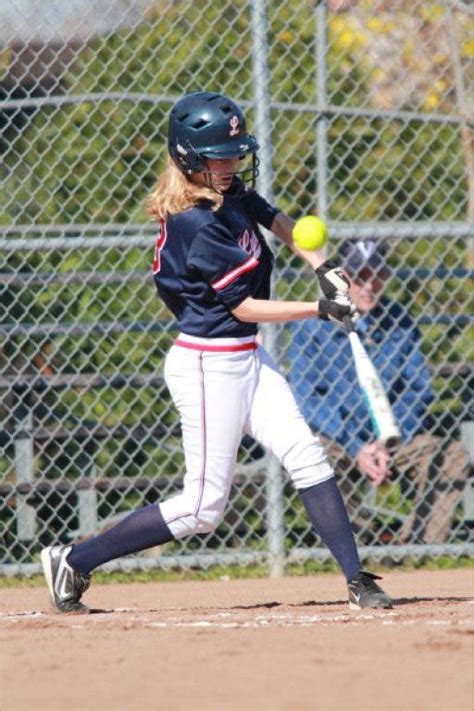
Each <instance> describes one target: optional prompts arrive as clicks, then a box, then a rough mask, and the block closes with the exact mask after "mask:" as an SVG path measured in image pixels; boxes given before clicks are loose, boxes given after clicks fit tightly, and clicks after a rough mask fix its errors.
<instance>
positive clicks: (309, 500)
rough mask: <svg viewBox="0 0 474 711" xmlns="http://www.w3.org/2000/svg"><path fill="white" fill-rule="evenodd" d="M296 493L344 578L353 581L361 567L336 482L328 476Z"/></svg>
mask: <svg viewBox="0 0 474 711" xmlns="http://www.w3.org/2000/svg"><path fill="white" fill-rule="evenodd" d="M299 493H300V494H301V498H302V500H303V504H304V506H305V509H306V512H307V514H308V516H309V518H310V520H311V523H312V524H313V528H314V530H315V531H316V533H317V534H318V536H319V537H320V538H321V540H322V541H323V543H325V545H326V546H327V547H328V548H329V550H330V551H331V553H332V554H333V556H334V557H335V559H336V560H337V562H338V563H339V565H340V566H341V568H342V571H343V573H344V575H345V576H346V579H347V580H352V578H354V577H355V576H356V575H357V573H358V572H359V571H360V569H361V565H360V559H359V554H358V552H357V547H356V544H355V540H354V534H353V532H352V528H351V524H350V521H349V517H348V515H347V511H346V507H345V505H344V501H343V499H342V496H341V493H340V491H339V489H338V486H337V483H336V479H335V478H334V477H331V479H327V480H326V481H323V482H321V484H315V485H314V486H310V487H308V489H302V490H300V492H299Z"/></svg>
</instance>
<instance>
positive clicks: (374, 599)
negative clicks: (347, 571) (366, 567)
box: [347, 570, 393, 610]
mask: <svg viewBox="0 0 474 711" xmlns="http://www.w3.org/2000/svg"><path fill="white" fill-rule="evenodd" d="M376 580H382V578H381V577H380V576H379V575H374V574H373V573H365V572H364V571H363V570H361V571H360V573H358V574H357V575H356V576H355V578H353V579H352V580H350V581H349V583H348V585H347V586H348V589H349V607H350V608H351V609H352V610H362V609H364V608H382V609H390V608H391V607H393V602H392V600H391V599H390V597H389V596H388V595H387V593H384V591H383V590H382V588H381V587H379V586H378V585H377V583H376V582H375V581H376Z"/></svg>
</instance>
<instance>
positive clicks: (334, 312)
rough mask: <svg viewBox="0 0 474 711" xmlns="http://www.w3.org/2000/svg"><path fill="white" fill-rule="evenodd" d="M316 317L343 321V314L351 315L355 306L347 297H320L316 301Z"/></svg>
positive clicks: (338, 321)
mask: <svg viewBox="0 0 474 711" xmlns="http://www.w3.org/2000/svg"><path fill="white" fill-rule="evenodd" d="M317 303H318V317H319V318H322V319H323V320H324V321H336V322H337V323H343V320H344V316H352V314H353V313H354V312H355V306H354V304H352V303H351V302H350V301H349V299H338V300H337V301H333V300H331V299H320V300H319V301H318V302H317Z"/></svg>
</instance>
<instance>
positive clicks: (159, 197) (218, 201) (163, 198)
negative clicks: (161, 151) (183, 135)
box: [147, 158, 224, 220]
mask: <svg viewBox="0 0 474 711" xmlns="http://www.w3.org/2000/svg"><path fill="white" fill-rule="evenodd" d="M223 199H224V198H223V196H222V195H220V194H219V193H216V192H215V190H212V189H211V188H207V187H205V186H203V185H196V184H195V183H192V182H191V180H189V178H187V177H186V176H185V175H184V174H183V173H182V172H181V171H180V170H179V168H178V167H177V166H176V165H175V164H174V162H173V161H172V159H171V158H168V163H167V165H166V168H165V171H164V173H163V174H162V175H161V176H160V178H159V180H158V183H157V184H156V187H155V189H154V190H153V192H152V194H151V195H150V197H149V198H148V201H147V209H148V213H149V214H150V215H151V216H152V217H153V218H154V219H156V220H166V219H167V218H168V217H169V216H170V215H175V214H176V213H178V212H184V210H189V208H191V207H195V206H196V205H197V204H198V203H199V202H201V201H203V200H206V201H208V202H210V203H212V208H211V209H212V210H218V209H219V208H220V207H221V205H222V201H223Z"/></svg>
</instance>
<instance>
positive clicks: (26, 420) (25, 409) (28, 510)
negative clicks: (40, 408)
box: [14, 394, 36, 541]
mask: <svg viewBox="0 0 474 711" xmlns="http://www.w3.org/2000/svg"><path fill="white" fill-rule="evenodd" d="M20 397H22V398H23V399H22V400H21V401H20V402H18V404H17V407H16V408H15V420H16V423H15V425H16V426H15V440H14V452H15V477H16V482H17V484H23V483H28V484H31V483H32V482H33V480H34V467H33V457H34V448H33V413H32V412H31V408H30V403H29V397H28V394H26V395H22V396H20ZM29 495H30V494H18V495H17V499H16V507H17V536H18V540H19V541H31V540H33V538H34V537H35V531H36V515H35V509H34V507H33V506H30V505H29V504H28V503H27V501H28V497H29Z"/></svg>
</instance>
